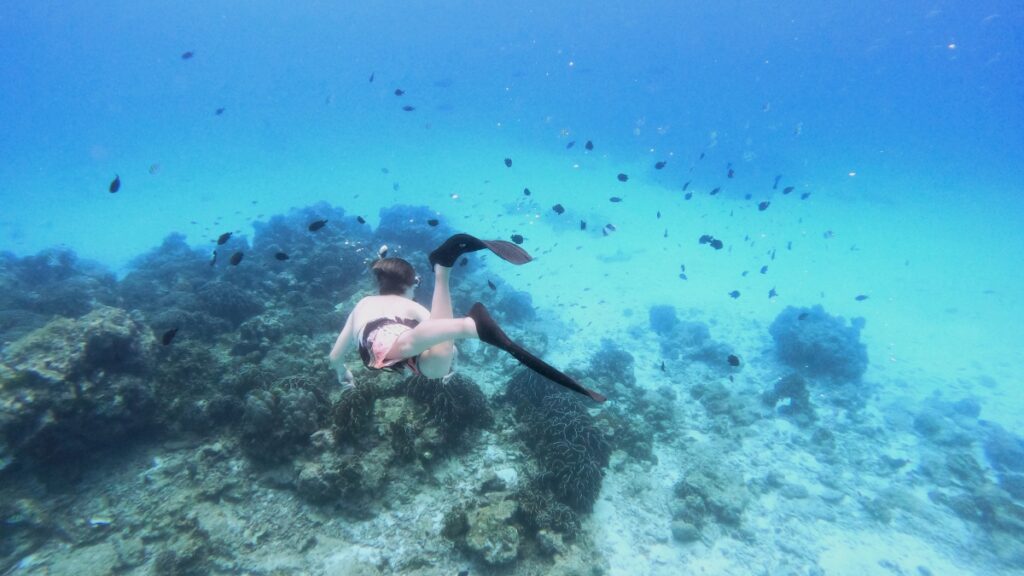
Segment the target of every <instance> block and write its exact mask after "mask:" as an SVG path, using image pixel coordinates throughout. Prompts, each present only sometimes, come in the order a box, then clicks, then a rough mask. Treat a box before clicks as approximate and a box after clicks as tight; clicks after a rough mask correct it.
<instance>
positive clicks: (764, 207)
mask: <svg viewBox="0 0 1024 576" xmlns="http://www.w3.org/2000/svg"><path fill="white" fill-rule="evenodd" d="M770 205H771V202H769V201H767V200H765V201H764V202H761V203H760V204H758V205H757V210H758V211H759V212H764V211H765V210H767V209H768V206H770Z"/></svg>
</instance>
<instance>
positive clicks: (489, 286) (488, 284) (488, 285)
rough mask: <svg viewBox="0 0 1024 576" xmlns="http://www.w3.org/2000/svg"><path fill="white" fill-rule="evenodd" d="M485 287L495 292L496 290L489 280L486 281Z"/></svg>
mask: <svg viewBox="0 0 1024 576" xmlns="http://www.w3.org/2000/svg"><path fill="white" fill-rule="evenodd" d="M487 287H488V288H490V289H491V290H495V291H497V290H498V287H497V286H495V285H494V282H491V281H490V280H488V281H487Z"/></svg>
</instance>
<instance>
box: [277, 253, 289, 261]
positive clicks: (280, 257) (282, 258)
mask: <svg viewBox="0 0 1024 576" xmlns="http://www.w3.org/2000/svg"><path fill="white" fill-rule="evenodd" d="M274 258H277V259H278V260H280V261H281V262H284V261H285V260H287V259H288V258H289V256H288V255H287V254H285V253H284V252H278V253H277V254H274Z"/></svg>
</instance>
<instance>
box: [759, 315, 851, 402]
mask: <svg viewBox="0 0 1024 576" xmlns="http://www.w3.org/2000/svg"><path fill="white" fill-rule="evenodd" d="M863 328H864V319H863V318H854V319H852V320H851V321H850V324H849V325H847V323H846V321H845V320H844V319H843V318H841V317H838V316H832V315H830V314H828V313H827V312H825V309H824V308H822V307H821V305H816V306H814V307H812V308H796V307H793V306H787V307H786V308H785V309H784V310H783V311H782V312H780V313H779V315H778V316H776V317H775V320H774V321H772V323H771V326H769V328H768V331H769V333H771V335H772V339H773V340H774V341H775V352H776V354H777V355H778V357H779V359H780V360H782V362H783V363H785V364H786V365H788V366H789V367H791V368H793V369H794V370H797V371H799V372H802V373H804V374H806V375H808V376H816V377H823V378H830V379H832V380H834V381H836V382H838V383H846V382H858V381H860V379H861V376H863V375H864V371H865V370H867V367H868V353H867V347H866V346H865V345H864V344H863V343H862V342H861V341H860V331H861V330H862V329H863Z"/></svg>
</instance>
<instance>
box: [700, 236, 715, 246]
mask: <svg viewBox="0 0 1024 576" xmlns="http://www.w3.org/2000/svg"><path fill="white" fill-rule="evenodd" d="M714 239H715V238H714V237H713V236H711V234H703V235H702V236H701V237H700V238H698V239H697V242H700V243H701V244H707V243H708V242H711V241H712V240H714Z"/></svg>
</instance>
